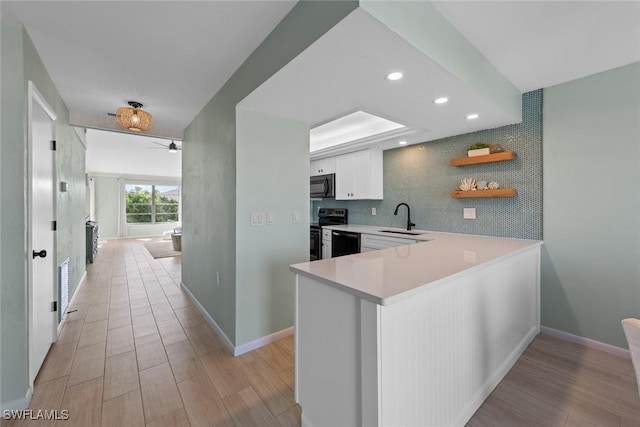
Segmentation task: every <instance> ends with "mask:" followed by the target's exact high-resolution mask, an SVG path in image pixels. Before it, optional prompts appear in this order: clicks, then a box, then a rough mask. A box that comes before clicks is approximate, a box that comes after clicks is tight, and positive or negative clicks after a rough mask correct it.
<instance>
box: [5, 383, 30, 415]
mask: <svg viewBox="0 0 640 427" xmlns="http://www.w3.org/2000/svg"><path fill="white" fill-rule="evenodd" d="M32 396H33V388H32V387H29V389H28V390H27V393H26V394H25V396H24V397H23V398H20V399H15V400H12V401H10V402H2V414H4V411H21V410H23V409H27V408H28V407H29V404H30V403H31V397H32ZM2 414H0V419H2Z"/></svg>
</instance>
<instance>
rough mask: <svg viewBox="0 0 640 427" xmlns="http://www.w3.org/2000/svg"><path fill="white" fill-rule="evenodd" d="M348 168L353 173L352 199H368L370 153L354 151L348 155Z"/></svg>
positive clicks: (367, 151) (369, 190)
mask: <svg viewBox="0 0 640 427" xmlns="http://www.w3.org/2000/svg"><path fill="white" fill-rule="evenodd" d="M349 156H350V159H349V167H350V168H351V170H352V171H353V182H352V184H351V187H352V196H351V198H352V199H368V198H369V196H370V194H371V158H370V151H369V150H365V151H356V152H355V153H351V154H349Z"/></svg>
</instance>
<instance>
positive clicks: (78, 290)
mask: <svg viewBox="0 0 640 427" xmlns="http://www.w3.org/2000/svg"><path fill="white" fill-rule="evenodd" d="M86 280H87V270H86V269H85V270H84V272H83V273H82V277H81V278H80V281H79V282H78V286H76V290H75V291H73V295H72V296H71V299H70V300H69V304H67V310H68V309H69V308H70V307H71V306H72V305H73V304H75V302H76V297H77V296H78V293H79V292H80V288H81V287H82V285H84V283H85V282H86ZM66 320H67V316H66V315H65V316H63V318H62V321H61V322H60V323H58V335H60V331H61V330H62V326H63V325H64V322H65V321H66Z"/></svg>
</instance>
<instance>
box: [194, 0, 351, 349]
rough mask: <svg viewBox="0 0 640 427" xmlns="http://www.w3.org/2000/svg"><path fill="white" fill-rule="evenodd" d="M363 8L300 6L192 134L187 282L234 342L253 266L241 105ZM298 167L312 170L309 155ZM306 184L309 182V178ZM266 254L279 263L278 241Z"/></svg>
mask: <svg viewBox="0 0 640 427" xmlns="http://www.w3.org/2000/svg"><path fill="white" fill-rule="evenodd" d="M357 6H358V3H357V2H356V1H330V2H323V1H317V2H316V1H302V2H299V3H298V4H296V6H294V8H293V9H292V10H291V12H290V13H289V14H288V15H287V16H286V17H285V18H284V19H283V20H282V21H281V22H280V23H279V24H278V25H277V26H276V28H275V29H274V30H273V31H272V32H271V33H270V34H269V36H267V38H266V39H265V40H264V41H263V42H262V44H261V45H260V46H259V47H258V48H257V49H256V50H255V51H254V52H253V53H252V54H251V55H250V56H249V58H247V60H246V61H245V62H244V63H243V64H242V65H241V66H240V68H239V69H238V70H237V71H236V72H235V73H234V75H233V76H232V77H231V78H230V79H229V80H228V81H227V83H226V84H225V85H224V86H223V87H222V89H221V90H220V91H219V92H218V93H217V94H216V95H215V96H214V97H213V98H212V99H211V101H209V103H208V104H207V105H206V106H205V107H204V109H203V110H202V111H201V112H200V113H199V114H198V115H197V116H196V118H195V119H194V120H193V122H191V124H190V125H189V126H188V127H187V128H186V129H185V133H184V143H183V152H182V171H183V176H182V179H183V181H182V184H183V205H182V206H183V214H184V220H183V223H184V227H183V236H182V267H183V268H182V280H183V283H184V285H185V286H186V287H187V288H188V289H189V290H190V291H191V292H192V293H193V295H194V296H195V297H196V298H197V299H198V301H199V302H200V303H201V304H202V306H203V307H204V308H205V310H207V312H208V313H209V314H210V315H211V317H212V318H213V319H214V320H215V322H216V323H217V324H218V325H219V326H220V327H221V328H222V330H223V331H224V333H225V334H226V335H227V337H228V338H229V339H230V340H231V341H232V342H233V343H237V342H238V340H237V337H236V283H237V280H236V263H243V265H247V264H246V263H251V262H253V261H252V260H251V259H248V258H247V257H244V256H242V257H240V258H238V259H236V191H237V190H236V177H237V170H236V105H237V104H238V103H239V102H240V101H241V100H242V99H243V98H245V97H246V96H247V95H248V94H250V93H251V92H252V91H253V90H255V89H256V88H257V87H258V86H260V85H261V84H262V83H263V82H265V81H266V80H267V79H268V78H270V77H271V76H272V75H273V74H274V73H275V72H277V71H278V70H279V69H280V68H282V67H283V66H284V65H286V64H287V63H288V62H290V61H291V60H292V59H293V58H294V57H295V56H297V55H298V54H299V53H301V52H302V51H303V50H304V49H305V48H307V47H308V46H309V45H311V44H312V43H313V42H314V41H315V40H317V39H318V38H319V37H320V36H321V35H323V34H324V33H325V32H326V31H327V30H329V29H330V28H331V27H333V26H334V25H335V24H337V23H338V22H339V21H340V20H342V19H343V18H344V17H345V16H346V15H348V14H349V13H350V12H352V11H353V10H355V8H356V7H357ZM271 155H273V156H276V157H277V156H279V155H280V153H276V152H274V153H272V154H271ZM299 161H300V162H301V163H305V164H306V163H308V155H307V157H305V158H301V159H299ZM287 167H288V165H287ZM299 179H300V180H301V181H305V182H306V181H307V179H308V172H305V173H304V175H300V177H299ZM264 191H265V193H266V194H268V195H271V197H272V198H273V200H274V202H275V201H285V200H286V196H283V195H282V194H281V193H280V192H279V191H278V189H277V188H265V189H264ZM240 196H241V195H240ZM305 203H306V201H305ZM307 218H308V216H307V217H303V218H302V220H303V221H307ZM259 249H260V250H263V251H267V252H268V251H271V252H273V256H274V257H275V256H277V255H278V253H279V252H280V250H279V249H278V246H277V245H274V244H273V242H272V244H270V245H266V246H264V247H261V248H259ZM285 252H286V251H285ZM305 252H306V251H305ZM238 266H240V264H238ZM216 272H218V273H220V281H221V285H220V286H219V287H218V286H217V285H216ZM283 304H293V301H289V302H285V301H283Z"/></svg>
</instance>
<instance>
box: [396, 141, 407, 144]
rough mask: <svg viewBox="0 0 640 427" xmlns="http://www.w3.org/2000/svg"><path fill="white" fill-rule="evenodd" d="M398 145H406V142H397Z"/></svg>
mask: <svg viewBox="0 0 640 427" xmlns="http://www.w3.org/2000/svg"><path fill="white" fill-rule="evenodd" d="M398 145H407V141H398Z"/></svg>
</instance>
